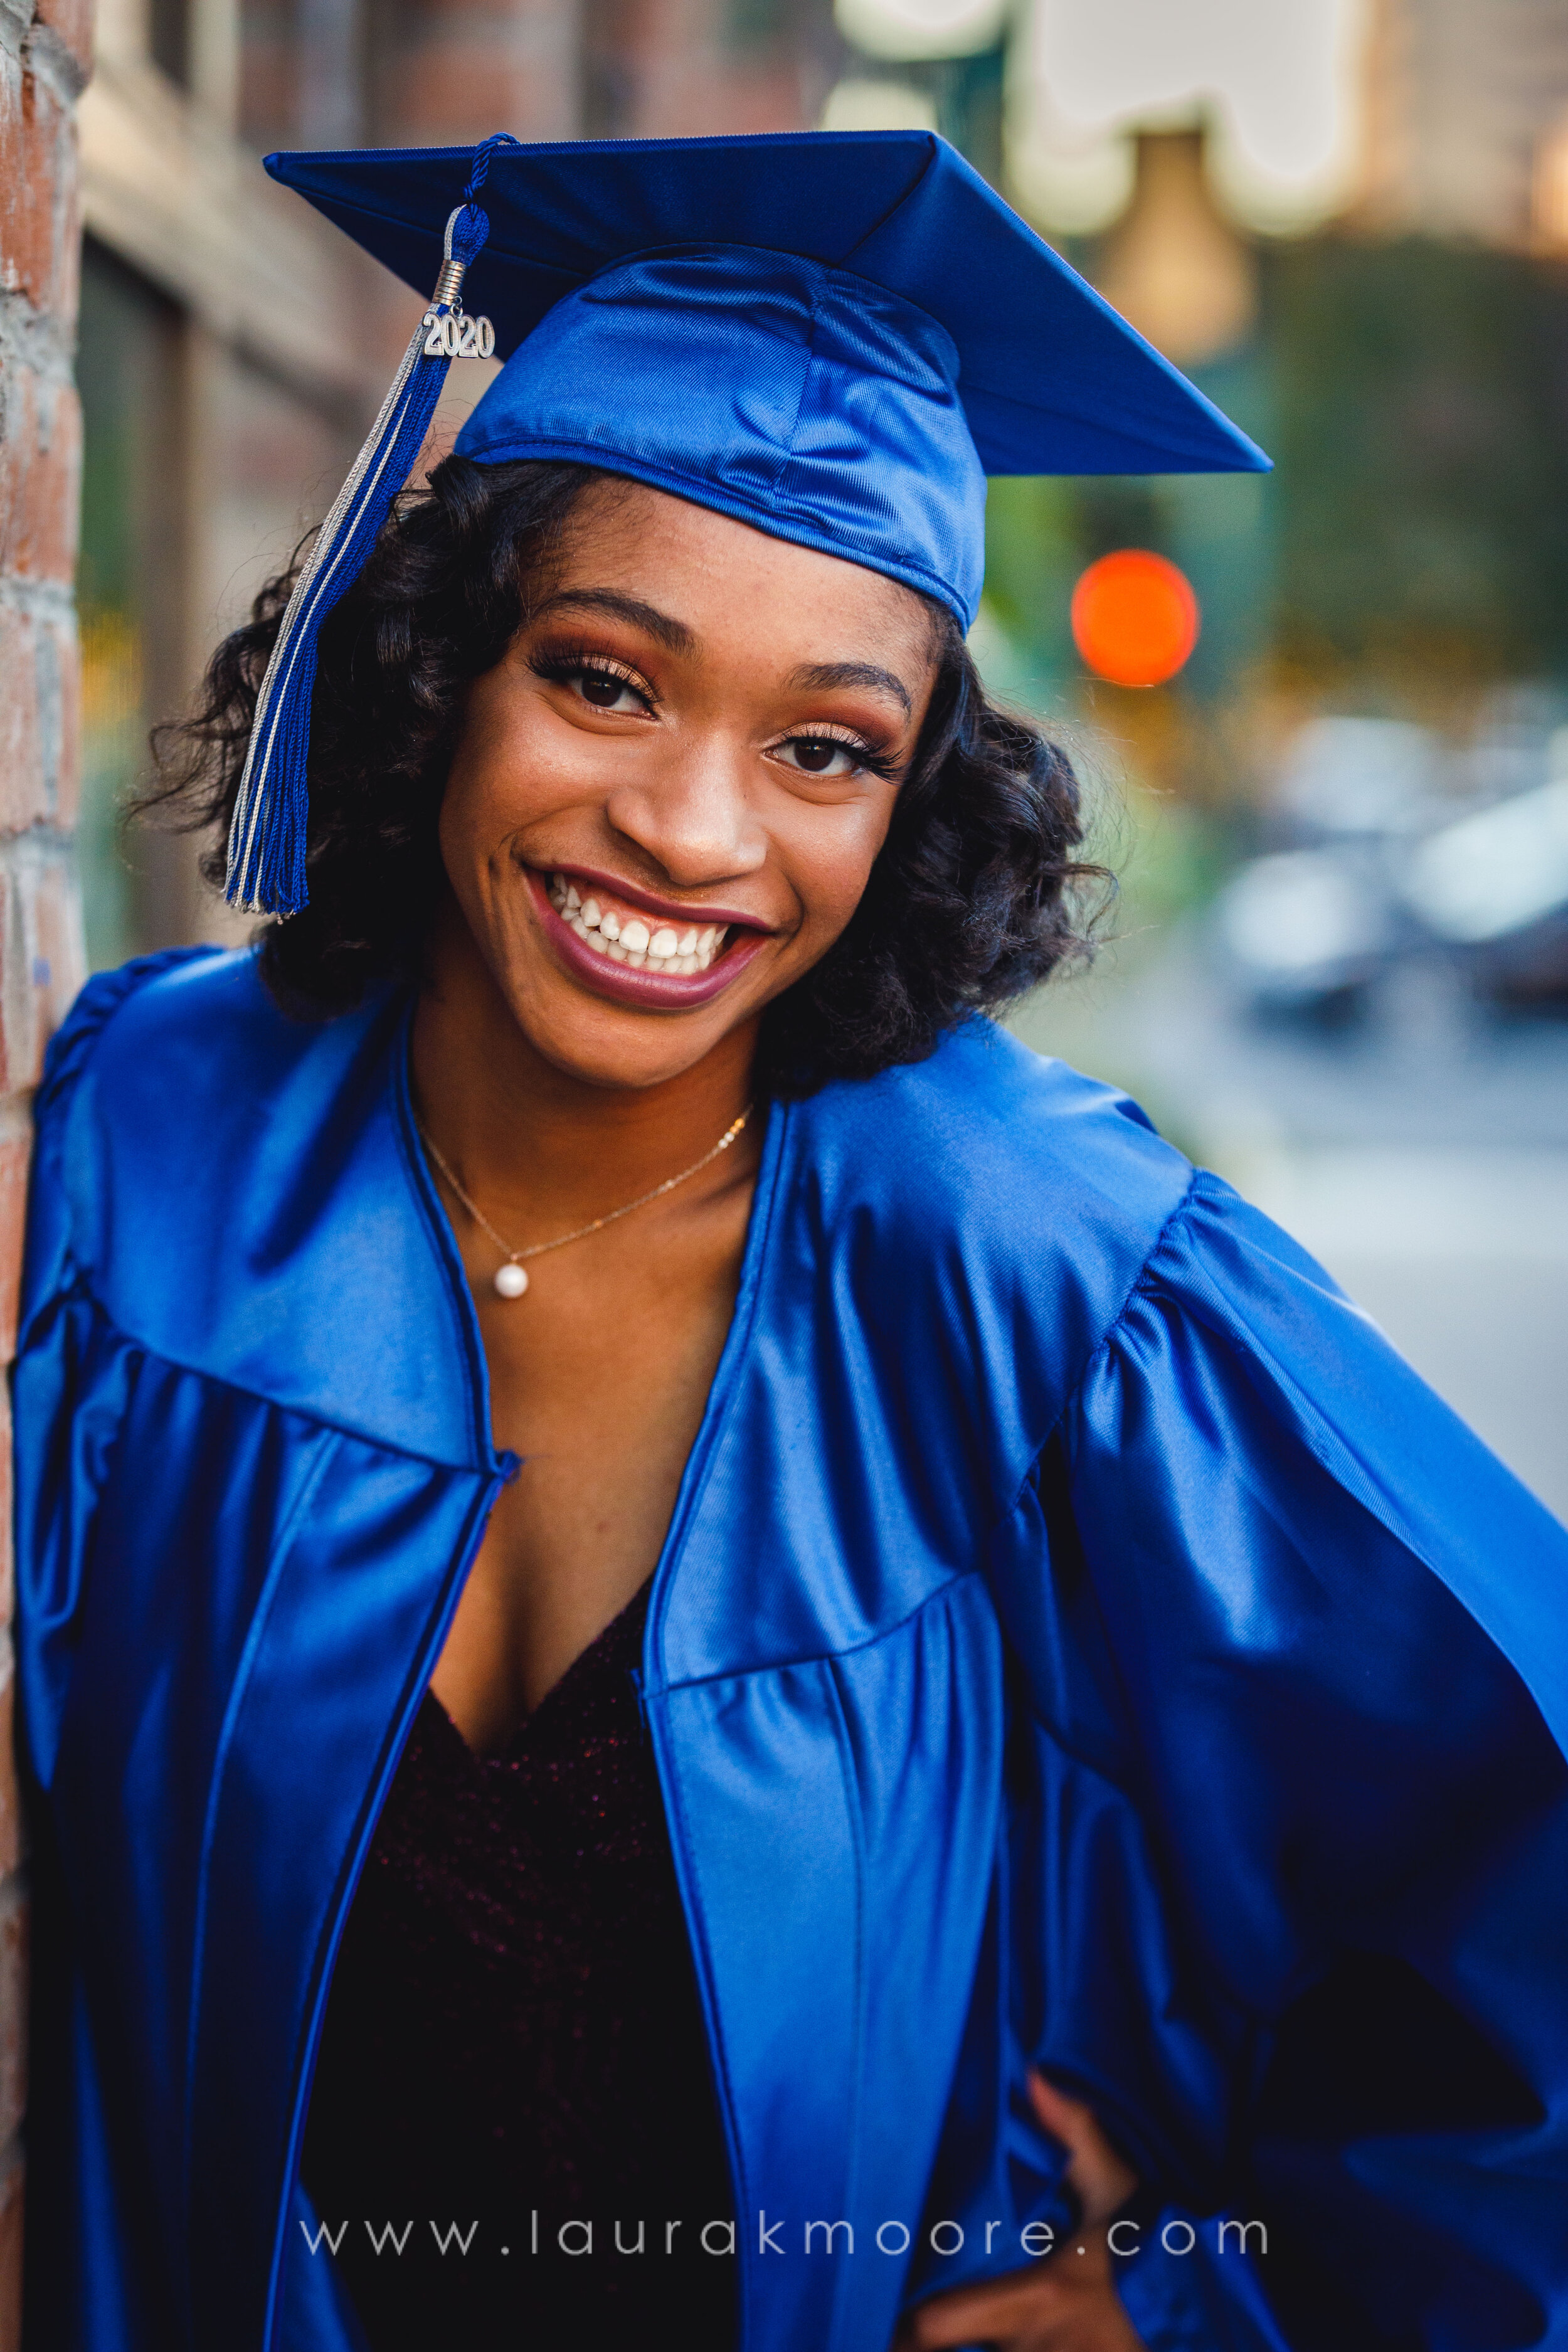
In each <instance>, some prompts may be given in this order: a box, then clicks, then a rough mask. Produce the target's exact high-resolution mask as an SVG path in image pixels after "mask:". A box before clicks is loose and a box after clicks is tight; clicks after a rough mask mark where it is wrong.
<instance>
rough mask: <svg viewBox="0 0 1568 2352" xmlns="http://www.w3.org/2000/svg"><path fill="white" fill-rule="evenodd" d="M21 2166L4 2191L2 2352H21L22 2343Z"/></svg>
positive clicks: (0, 2211) (0, 2214)
mask: <svg viewBox="0 0 1568 2352" xmlns="http://www.w3.org/2000/svg"><path fill="white" fill-rule="evenodd" d="M24 2188H25V2182H24V2176H23V2171H22V2167H21V2166H20V2164H17V2165H16V2166H15V2167H14V2168H13V2169H12V2171H11V2172H10V2173H9V2174H8V2176H7V2178H6V2179H5V2186H4V2188H3V2189H0V2200H4V2201H3V2202H0V2352H19V2347H20V2345H21V2341H22V2202H23V2195H24Z"/></svg>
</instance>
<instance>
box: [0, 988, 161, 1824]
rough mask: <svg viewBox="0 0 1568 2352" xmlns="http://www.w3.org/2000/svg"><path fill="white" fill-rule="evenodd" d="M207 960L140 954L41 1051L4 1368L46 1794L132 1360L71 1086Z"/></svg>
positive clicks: (23, 1646) (22, 1639) (27, 1697)
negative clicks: (154, 1001) (142, 1001)
mask: <svg viewBox="0 0 1568 2352" xmlns="http://www.w3.org/2000/svg"><path fill="white" fill-rule="evenodd" d="M203 952H205V950H200V949H196V950H192V949H188V948H176V949H172V950H166V951H165V952H163V953H162V954H159V955H152V956H142V957H141V958H139V959H137V960H136V961H133V962H131V963H128V964H125V965H122V966H121V969H120V970H119V971H108V972H100V973H98V974H96V975H95V976H94V977H93V978H92V979H91V980H89V982H88V983H87V985H86V987H85V988H84V989H83V990H82V991H81V993H80V994H79V996H78V998H77V1000H76V1003H74V1005H73V1006H72V1007H71V1010H70V1012H69V1013H68V1015H67V1017H66V1019H65V1021H64V1022H63V1023H62V1024H61V1026H60V1028H59V1029H58V1031H57V1033H56V1034H55V1036H54V1038H53V1039H52V1041H51V1042H50V1045H49V1049H48V1053H47V1056H46V1058H45V1063H44V1076H43V1082H42V1084H41V1085H40V1087H39V1088H38V1092H37V1097H36V1099H35V1101H34V1105H33V1120H34V1146H33V1163H32V1171H31V1175H30V1178H29V1181H28V1192H27V1235H26V1252H25V1255H24V1261H23V1270H22V1297H21V1304H20V1313H19V1317H18V1326H17V1341H16V1361H15V1363H14V1364H13V1366H12V1369H11V1405H12V1425H13V1464H14V1482H13V1510H14V1515H15V1516H14V1527H15V1538H16V1542H15V1550H16V1666H17V1679H18V1684H19V1687H20V1692H21V1699H22V1712H23V1726H24V1734H25V1738H24V1746H25V1750H26V1758H27V1761H28V1764H29V1766H30V1769H31V1770H32V1772H33V1774H34V1776H35V1777H36V1779H37V1781H38V1782H39V1784H40V1785H41V1786H42V1787H44V1788H46V1789H47V1787H48V1786H49V1784H50V1782H51V1780H52V1779H53V1775H54V1762H55V1755H56V1751H57V1748H58V1732H59V1720H60V1713H61V1709H62V1707H63V1706H64V1702H65V1693H66V1688H67V1685H68V1681H69V1674H70V1664H71V1655H72V1647H73V1642H74V1637H75V1626H76V1621H77V1615H78V1609H79V1601H80V1599H81V1594H82V1591H83V1586H84V1583H85V1580H86V1577H87V1573H88V1569H89V1559H90V1554H91V1544H92V1531H93V1522H94V1515H95V1510H96V1506H97V1500H98V1496H99V1495H100V1492H101V1490H102V1486H103V1482H104V1477H105V1475H106V1472H107V1469H108V1465H109V1461H110V1454H111V1451H112V1448H113V1445H114V1444H115V1442H116V1439H117V1436H118V1433H119V1430H120V1427H121V1423H122V1421H123V1418H124V1413H125V1405H126V1398H127V1395H128V1393H129V1388H130V1384H131V1383H132V1381H134V1379H135V1376H136V1365H137V1358H136V1351H135V1350H134V1349H132V1348H131V1347H130V1346H129V1344H128V1343H127V1342H126V1341H125V1340H124V1339H122V1338H121V1336H120V1335H119V1334H117V1333H115V1332H113V1331H112V1330H110V1328H108V1326H107V1325H106V1324H105V1322H104V1319H103V1318H102V1316H101V1315H100V1313H99V1311H98V1309H97V1307H96V1306H95V1305H94V1303H93V1300H92V1297H91V1292H90V1276H91V1265H90V1257H91V1244H90V1240H89V1238H88V1237H87V1236H86V1235H85V1234H84V1233H83V1232H82V1230H81V1224H82V1219H81V1207H82V1201H83V1196H84V1193H90V1189H91V1181H92V1180H91V1175H90V1170H91V1166H92V1161H93V1157H94V1155H93V1152H92V1149H91V1143H90V1138H89V1136H88V1135H87V1134H86V1133H85V1132H84V1121H83V1116H82V1113H83V1108H84V1107H83V1105H82V1102H81V1091H82V1087H81V1082H82V1079H83V1077H84V1076H85V1074H86V1072H87V1070H88V1068H89V1065H90V1063H91V1059H92V1056H93V1054H94V1052H95V1050H96V1049H97V1047H98V1045H99V1043H100V1039H101V1037H102V1034H103V1032H104V1029H105V1028H106V1026H107V1025H108V1024H109V1022H110V1020H111V1019H112V1017H113V1015H114V1013H116V1012H117V1011H118V1010H119V1008H120V1006H121V1004H122V1003H124V1001H125V999H126V998H127V996H129V995H130V994H132V992H133V991H134V990H136V989H138V988H140V987H141V986H142V985H143V984H144V982H147V981H149V980H152V979H154V978H155V977H156V976H157V975H158V973H160V972H161V971H165V970H166V969H168V967H169V966H170V965H171V964H174V963H179V962H182V961H185V960H187V959H188V958H190V957H191V956H192V955H194V954H195V955H199V954H201V953H203Z"/></svg>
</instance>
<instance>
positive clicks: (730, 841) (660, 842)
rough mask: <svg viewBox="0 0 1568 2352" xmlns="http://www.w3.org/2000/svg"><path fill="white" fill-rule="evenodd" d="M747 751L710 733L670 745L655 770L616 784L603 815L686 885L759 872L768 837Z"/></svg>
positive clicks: (705, 885) (708, 884) (705, 884)
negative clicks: (749, 779) (752, 790)
mask: <svg viewBox="0 0 1568 2352" xmlns="http://www.w3.org/2000/svg"><path fill="white" fill-rule="evenodd" d="M747 763H748V754H747V753H746V752H745V751H742V749H741V748H740V747H739V746H738V745H736V746H731V745H729V744H726V743H725V742H723V741H722V740H713V739H711V738H710V739H707V740H700V741H693V742H688V743H686V744H683V745H681V746H679V748H677V747H674V746H672V747H671V751H670V753H669V755H668V757H667V758H666V759H664V760H661V761H659V762H658V766H657V768H656V769H655V770H653V771H652V772H648V771H644V772H642V773H641V774H639V775H637V776H636V777H627V778H626V780H625V781H623V782H620V783H618V784H617V785H616V788H615V790H614V791H613V792H612V793H611V794H610V797H609V799H608V800H607V801H606V803H605V815H606V817H607V818H608V820H609V822H610V824H612V825H613V826H614V827H615V830H616V832H617V833H618V834H620V835H622V836H623V838H624V839H626V840H627V841H629V842H632V843H635V845H637V848H638V849H640V850H641V851H642V852H643V853H644V855H645V856H648V857H651V858H652V859H653V860H654V862H655V864H656V865H658V866H660V867H661V868H662V869H663V871H664V873H665V874H666V875H667V876H668V878H669V880H670V881H671V882H672V883H675V884H676V885H678V886H679V887H681V888H683V889H688V890H690V889H700V888H710V887H712V886H713V885H714V884H716V883H720V882H726V881H733V880H735V879H736V877H739V876H741V875H743V874H755V873H756V872H757V871H758V870H759V868H760V867H761V866H763V865H765V863H766V862H767V855H768V838H767V835H766V833H765V831H764V830H763V824H762V823H761V820H760V819H759V817H758V815H757V812H756V810H755V809H754V807H753V806H752V800H751V796H750V794H749V793H748V792H747V789H746V774H745V769H746V765H747Z"/></svg>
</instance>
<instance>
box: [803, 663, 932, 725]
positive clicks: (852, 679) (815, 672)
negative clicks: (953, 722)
mask: <svg viewBox="0 0 1568 2352" xmlns="http://www.w3.org/2000/svg"><path fill="white" fill-rule="evenodd" d="M790 684H791V686H792V687H794V688H797V689H803V690H804V691H805V692H806V693H810V692H811V690H812V689H813V688H822V689H826V688H829V687H835V686H868V687H869V688H871V691H872V692H873V693H874V694H890V695H891V696H892V698H893V700H894V701H895V702H897V703H900V705H901V706H902V708H903V713H904V717H905V718H906V719H912V718H913V717H914V715H915V706H914V703H913V701H912V700H911V698H910V690H909V688H908V687H907V686H906V685H905V684H904V681H903V679H902V678H901V677H895V676H894V674H893V672H892V671H891V670H890V669H881V668H879V667H878V665H877V664H876V663H875V662H808V663H807V664H806V665H805V667H804V668H802V669H797V670H796V671H795V676H794V677H792V678H791V679H790Z"/></svg>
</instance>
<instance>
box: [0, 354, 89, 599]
mask: <svg viewBox="0 0 1568 2352" xmlns="http://www.w3.org/2000/svg"><path fill="white" fill-rule="evenodd" d="M0 399H3V406H0V418H3V420H4V424H3V430H4V438H3V439H0V572H15V573H16V575H17V577H18V578H20V579H24V580H58V581H60V582H63V583H69V581H70V579H71V576H72V573H73V572H74V571H75V568H76V533H77V505H78V493H79V488H80V482H81V406H80V403H79V401H78V399H77V395H76V392H75V389H74V387H73V386H71V385H70V384H67V383H44V382H40V380H39V378H38V377H37V375H36V374H35V373H33V371H32V370H31V369H30V368H26V367H16V368H10V369H7V370H6V371H5V373H4V374H3V375H0Z"/></svg>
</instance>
